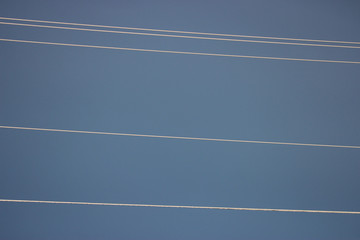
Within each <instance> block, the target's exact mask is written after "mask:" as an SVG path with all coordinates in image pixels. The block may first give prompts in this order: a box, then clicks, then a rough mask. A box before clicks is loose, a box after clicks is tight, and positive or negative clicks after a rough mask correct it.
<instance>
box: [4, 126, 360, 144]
mask: <svg viewBox="0 0 360 240" xmlns="http://www.w3.org/2000/svg"><path fill="white" fill-rule="evenodd" d="M0 128H3V129H18V130H32V131H46V132H64V133H85V134H98V135H114V136H127V137H145V138H164V139H182V140H196V141H213V142H234V143H259V144H275V145H291V146H306V147H329V148H352V149H360V146H347V145H330V144H313V143H293V142H270V141H252V140H239V139H223V138H200V137H179V136H164V135H153V134H151V135H150V134H135V133H117V132H97V131H80V130H66V129H53V128H32V127H15V126H0Z"/></svg>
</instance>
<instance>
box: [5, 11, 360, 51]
mask: <svg viewBox="0 0 360 240" xmlns="http://www.w3.org/2000/svg"><path fill="white" fill-rule="evenodd" d="M0 19H3V20H12V21H24V22H36V23H52V24H63V25H73V26H86V27H99V28H114V29H127V30H137V31H153V32H166V33H184V34H197V35H209V36H223V37H238V38H259V39H273V40H286V41H304V42H323V43H343V44H360V42H350V41H335V40H319V39H305V38H285V37H266V36H252V35H239V34H223V33H206V32H190V31H176V30H164V29H154V28H136V27H120V26H109V25H96V24H83V23H72V22H57V21H44V20H34V19H24V18H7V17H0Z"/></svg>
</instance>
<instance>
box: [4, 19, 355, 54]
mask: <svg viewBox="0 0 360 240" xmlns="http://www.w3.org/2000/svg"><path fill="white" fill-rule="evenodd" d="M0 24H4V25H15V26H25V27H38V28H52V29H64V30H76V31H87V32H102V33H120V34H131V35H145V36H156V37H171V38H187V39H202V40H217V41H229V42H248V43H264V44H281V45H295V46H311V47H332V48H352V49H360V46H347V45H330V44H314V43H293V42H273V41H262V40H248V39H230V38H213V37H196V36H184V35H169V34H158V33H143V32H126V31H114V30H103V29H90V28H74V27H61V26H49V25H36V24H26V23H12V22H0Z"/></svg>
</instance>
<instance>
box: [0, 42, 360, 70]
mask: <svg viewBox="0 0 360 240" xmlns="http://www.w3.org/2000/svg"><path fill="white" fill-rule="evenodd" d="M0 41H4V42H20V43H36V44H45V45H57V46H68V47H86V48H100V49H112V50H126V51H137V52H156V53H174V54H187V55H201V56H216V57H234V58H252V59H269V60H283V61H303V62H323V63H347V64H360V62H355V61H341V60H323V59H306V58H284V57H263V56H250V55H232V54H220V53H200V52H181V51H168V50H155V49H142V48H123V47H107V46H99V45H84V44H72V43H56V42H40V41H29V40H18V39H8V38H0Z"/></svg>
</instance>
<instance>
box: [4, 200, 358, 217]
mask: <svg viewBox="0 0 360 240" xmlns="http://www.w3.org/2000/svg"><path fill="white" fill-rule="evenodd" d="M0 202H12V203H43V204H44V203H45V204H71V205H96V206H118V207H120V206H121V207H152V208H187V209H207V210H235V211H262V212H292V213H335V214H360V212H354V211H328V210H299V209H277V208H275V209H272V208H238V207H206V206H182V205H155V204H137V203H99V202H65V201H40V200H18V199H0Z"/></svg>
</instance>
